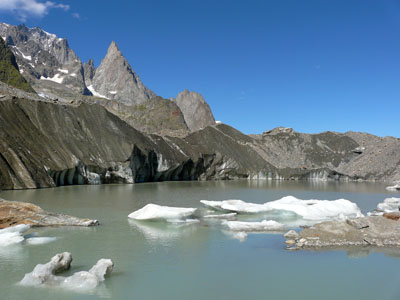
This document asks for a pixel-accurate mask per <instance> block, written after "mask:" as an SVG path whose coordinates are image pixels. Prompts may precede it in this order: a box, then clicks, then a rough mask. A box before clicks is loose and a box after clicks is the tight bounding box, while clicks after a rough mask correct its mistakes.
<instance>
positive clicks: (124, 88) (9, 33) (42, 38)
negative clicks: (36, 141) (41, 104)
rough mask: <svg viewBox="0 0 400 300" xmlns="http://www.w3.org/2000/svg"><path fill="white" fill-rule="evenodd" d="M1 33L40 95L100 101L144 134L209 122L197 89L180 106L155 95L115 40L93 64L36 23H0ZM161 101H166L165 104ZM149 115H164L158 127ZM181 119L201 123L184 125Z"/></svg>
mask: <svg viewBox="0 0 400 300" xmlns="http://www.w3.org/2000/svg"><path fill="white" fill-rule="evenodd" d="M0 36H1V37H2V38H3V39H4V40H5V41H6V43H7V44H8V46H9V47H10V49H11V51H12V52H13V53H14V55H15V57H16V60H17V63H18V66H19V69H20V73H21V74H22V75H23V76H24V77H25V78H26V79H27V80H28V82H29V83H30V84H31V85H32V86H33V88H34V89H35V90H36V92H37V93H38V94H39V95H40V96H41V97H43V98H48V99H53V100H55V99H57V101H61V102H66V103H68V102H71V101H77V100H79V101H85V102H89V103H92V102H97V103H100V104H101V105H104V106H105V107H106V108H107V109H109V110H110V111H111V112H112V113H114V114H116V115H117V116H119V117H121V118H123V119H124V120H126V121H127V122H129V123H130V124H131V125H133V126H134V127H136V128H138V129H139V130H143V131H144V132H146V133H157V134H170V135H179V136H184V135H187V134H188V133H189V132H190V131H193V130H198V129H199V128H203V127H205V126H204V125H205V123H206V121H207V123H206V125H213V124H214V117H213V115H212V112H211V110H210V109H209V106H208V104H207V103H206V102H205V100H204V98H202V96H201V95H200V94H198V95H199V96H198V97H197V98H195V99H194V101H193V99H192V100H190V99H189V98H182V100H183V101H180V102H179V103H181V107H182V109H183V111H182V109H181V107H179V106H178V105H177V102H175V101H170V100H166V99H163V98H161V97H157V95H156V94H155V93H154V92H153V91H151V90H150V89H148V88H147V87H146V86H145V85H144V84H143V82H142V81H141V80H140V78H139V76H138V75H137V74H136V72H135V71H134V70H133V69H132V67H131V65H130V64H129V63H128V61H127V60H126V59H125V57H124V56H123V55H122V53H121V51H120V50H119V48H118V46H117V44H116V43H115V42H111V44H110V46H109V48H108V51H107V54H106V56H105V57H104V59H103V60H102V62H101V64H100V65H99V67H98V68H97V69H96V68H95V66H94V61H93V60H89V61H88V62H85V63H84V64H83V65H82V62H81V60H80V59H79V57H78V56H77V55H76V54H75V52H74V51H73V50H72V49H71V48H70V47H69V45H68V42H67V40H66V39H64V38H59V37H57V36H56V35H55V34H51V33H48V32H46V31H44V30H42V29H41V28H39V27H35V28H28V27H26V26H25V25H19V26H13V25H9V24H5V23H0ZM84 96H87V97H84ZM91 97H93V99H92V98H91ZM96 98H102V99H104V100H97V99H96ZM197 99H198V100H199V101H197V103H196V100H197ZM105 100H107V101H105ZM157 100H162V101H157ZM166 101H169V102H170V103H168V104H167V105H166ZM185 103H186V104H185ZM193 104H194V105H193ZM121 107H123V108H124V109H123V110H122V109H120V108H121ZM203 107H204V108H203ZM126 108H127V109H126ZM177 111H179V112H178V113H177ZM156 112H157V113H156ZM207 114H208V115H207ZM198 115H201V116H204V117H205V118H204V120H201V118H199V117H197V116H198ZM180 116H183V117H180ZM154 119H156V120H157V119H163V120H164V121H163V122H161V124H162V127H163V128H162V130H160V124H155V122H154ZM200 120H201V121H200ZM186 122H189V123H190V124H194V123H196V122H201V125H200V124H199V125H197V126H192V125H191V126H190V128H189V127H188V126H187V124H186Z"/></svg>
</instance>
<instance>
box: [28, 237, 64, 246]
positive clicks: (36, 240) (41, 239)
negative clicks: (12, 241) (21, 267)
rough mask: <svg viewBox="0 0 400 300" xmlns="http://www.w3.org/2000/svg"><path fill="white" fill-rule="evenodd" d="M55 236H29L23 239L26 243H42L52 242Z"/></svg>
mask: <svg viewBox="0 0 400 300" xmlns="http://www.w3.org/2000/svg"><path fill="white" fill-rule="evenodd" d="M56 239H57V238H55V237H31V238H28V239H26V240H25V242H26V243H27V244H28V245H42V244H48V243H51V242H54V241H55V240H56Z"/></svg>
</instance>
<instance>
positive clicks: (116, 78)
mask: <svg viewBox="0 0 400 300" xmlns="http://www.w3.org/2000/svg"><path fill="white" fill-rule="evenodd" d="M92 85H93V89H94V90H95V91H96V93H98V94H101V95H104V96H105V97H107V98H110V99H114V100H117V101H120V102H121V103H124V104H126V105H136V104H140V103H143V102H146V101H147V100H149V99H151V98H153V97H155V96H156V95H155V93H154V92H153V91H151V90H149V89H148V88H147V87H146V86H145V85H144V84H143V83H142V81H141V80H140V78H139V76H138V75H137V74H136V73H135V71H134V70H133V69H132V67H131V66H130V64H129V63H128V61H127V60H126V59H125V57H124V56H123V55H122V53H121V51H120V50H119V48H118V46H117V44H116V43H115V42H114V41H113V42H112V43H111V44H110V46H109V47H108V51H107V54H106V56H105V57H104V58H103V60H102V61H101V64H100V66H99V67H98V68H97V70H96V74H95V75H94V77H93V80H92Z"/></svg>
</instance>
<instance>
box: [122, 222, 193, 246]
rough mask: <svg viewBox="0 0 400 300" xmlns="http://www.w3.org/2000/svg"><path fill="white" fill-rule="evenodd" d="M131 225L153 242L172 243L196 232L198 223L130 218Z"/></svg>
mask: <svg viewBox="0 0 400 300" xmlns="http://www.w3.org/2000/svg"><path fill="white" fill-rule="evenodd" d="M128 222H129V225H131V226H132V227H134V228H135V229H136V230H138V231H140V232H141V233H142V234H143V235H144V237H145V239H146V240H147V241H148V242H149V243H151V244H160V245H163V246H168V245H171V243H173V242H174V241H176V240H177V239H182V238H185V237H187V236H189V235H191V234H194V233H195V231H196V230H197V226H198V225H199V224H198V223H179V224H171V223H168V222H160V221H159V222H157V221H137V220H132V219H128Z"/></svg>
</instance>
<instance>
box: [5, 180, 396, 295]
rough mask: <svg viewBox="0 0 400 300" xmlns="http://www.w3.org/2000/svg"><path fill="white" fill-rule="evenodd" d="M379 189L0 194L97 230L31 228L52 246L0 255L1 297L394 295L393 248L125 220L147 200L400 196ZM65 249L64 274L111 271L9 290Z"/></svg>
mask: <svg viewBox="0 0 400 300" xmlns="http://www.w3.org/2000/svg"><path fill="white" fill-rule="evenodd" d="M385 186H386V185H384V184H378V183H336V182H331V183H327V182H325V183H324V182H319V183H316V182H314V183H313V182H268V181H210V182H164V183H144V184H136V185H102V186H68V187H60V188H55V189H42V190H25V191H3V192H1V193H0V197H1V198H5V199H9V200H19V201H28V202H32V203H35V204H37V205H39V206H41V207H42V208H43V209H46V210H49V211H54V212H58V213H66V214H71V215H74V216H78V217H88V218H93V219H98V220H99V221H100V222H101V226H98V227H91V228H76V227H69V228H68V227H63V228H42V229H40V228H39V229H34V231H36V232H38V234H39V236H51V237H53V236H54V237H57V240H56V241H55V242H52V243H49V244H45V245H17V246H14V247H8V248H3V249H0V271H1V272H0V299H1V300H6V299H98V298H109V299H139V300H147V299H152V300H153V299H174V300H179V299H227V300H228V299H229V300H232V299H294V298H296V299H310V300H312V299H318V300H320V299H399V298H400V285H399V283H400V260H399V257H400V251H397V250H395V249H388V250H385V252H374V251H372V250H370V249H368V248H364V249H352V250H351V251H347V252H346V251H341V250H336V251H296V252H290V251H286V250H284V246H285V245H284V238H283V237H282V236H281V235H279V234H249V236H248V237H247V239H246V240H245V241H243V242H240V241H238V240H236V239H233V238H232V237H231V236H230V235H229V234H227V233H226V232H225V231H224V230H223V228H222V227H221V226H219V223H218V222H216V223H205V222H200V223H198V224H192V225H183V226H182V225H180V226H179V225H171V224H165V223H161V222H150V223H149V222H133V221H129V220H128V219H127V215H128V214H129V213H131V212H132V211H134V210H136V209H139V208H141V207H143V206H144V205H146V204H147V203H156V204H161V205H169V206H180V207H201V205H200V203H199V200H201V199H209V200H225V199H241V200H244V201H247V202H255V203H264V202H266V201H271V200H276V199H279V198H281V197H283V196H287V195H293V196H296V197H297V198H301V199H311V198H313V199H330V200H334V199H338V198H345V199H349V200H351V201H354V202H356V203H357V204H358V205H359V206H360V208H361V209H362V211H363V212H366V211H369V210H372V209H373V208H375V207H376V204H377V203H379V202H381V201H382V200H383V199H384V198H386V197H392V196H393V197H400V194H399V193H388V192H387V191H386V190H385ZM64 251H69V252H71V253H72V256H73V258H74V260H73V263H72V269H71V270H70V271H69V272H67V273H66V274H69V273H72V272H76V271H80V270H88V269H89V268H90V267H91V266H92V265H93V264H94V263H96V261H97V260H98V259H100V258H103V257H104V258H111V259H112V260H113V262H114V263H115V269H114V272H113V274H112V275H111V276H110V277H109V278H108V279H107V280H106V281H105V283H104V284H102V285H101V286H100V287H99V288H97V289H96V290H94V291H93V292H91V293H85V294H83V293H77V292H72V291H64V290H60V289H57V288H31V287H29V288H28V287H21V286H18V285H17V284H16V283H17V282H18V281H19V280H21V279H22V277H23V276H24V274H25V273H27V272H30V271H32V269H33V268H34V266H35V265H36V264H38V263H45V262H47V261H49V259H50V258H51V257H52V256H53V255H54V254H56V253H59V252H64Z"/></svg>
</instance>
